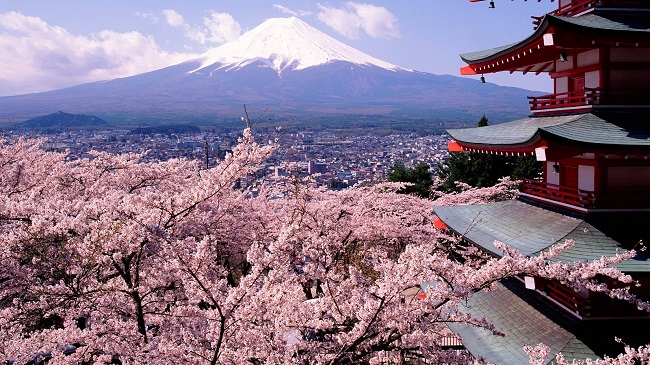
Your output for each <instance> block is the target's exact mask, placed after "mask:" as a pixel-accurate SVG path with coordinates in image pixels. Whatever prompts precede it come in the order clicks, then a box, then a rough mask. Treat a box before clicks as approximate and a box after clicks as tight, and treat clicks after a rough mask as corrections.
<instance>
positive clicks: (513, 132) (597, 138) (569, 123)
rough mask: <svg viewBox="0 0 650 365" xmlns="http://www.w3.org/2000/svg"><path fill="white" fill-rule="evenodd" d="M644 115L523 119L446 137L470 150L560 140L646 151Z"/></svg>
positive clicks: (648, 136)
mask: <svg viewBox="0 0 650 365" xmlns="http://www.w3.org/2000/svg"><path fill="white" fill-rule="evenodd" d="M648 115H649V114H648V112H622V111H621V112H615V111H609V112H593V113H584V114H575V115H562V116H542V117H527V118H523V119H518V120H514V121H512V122H507V123H501V124H495V125H490V126H486V127H475V128H465V129H450V130H448V131H447V132H448V133H449V135H450V136H451V137H452V138H453V139H454V140H456V141H457V142H459V143H460V144H461V145H463V146H464V147H466V148H468V149H471V148H476V149H479V150H481V149H490V148H497V149H504V148H505V149H508V148H512V149H517V148H528V149H533V148H534V147H537V146H540V145H543V143H542V141H548V140H560V141H563V142H569V141H570V144H577V145H580V144H582V145H585V144H587V145H597V146H603V147H619V148H634V149H638V148H641V149H648V148H650V120H649V117H648Z"/></svg>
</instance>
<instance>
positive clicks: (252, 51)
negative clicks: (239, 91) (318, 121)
mask: <svg viewBox="0 0 650 365" xmlns="http://www.w3.org/2000/svg"><path fill="white" fill-rule="evenodd" d="M197 61H200V62H201V65H200V66H199V67H198V68H197V69H195V70H193V71H192V72H196V71H198V70H201V69H204V68H207V67H209V66H212V65H215V66H216V68H217V69H223V68H226V69H237V68H241V67H244V66H246V65H248V64H251V63H253V62H256V61H262V62H264V63H266V64H267V65H268V66H269V67H272V68H273V69H274V70H275V71H276V72H277V73H278V74H280V73H282V71H283V70H285V69H287V68H290V69H294V70H300V69H305V68H308V67H311V66H317V65H322V64H325V63H328V62H331V61H347V62H350V63H354V64H357V65H374V66H378V67H381V68H385V69H388V70H393V71H394V70H405V69H403V68H401V67H399V66H396V65H393V64H390V63H388V62H384V61H382V60H379V59H377V58H374V57H371V56H369V55H367V54H365V53H363V52H361V51H359V50H357V49H355V48H352V47H350V46H348V45H346V44H344V43H342V42H339V41H338V40H336V39H334V38H332V37H330V36H329V35H327V34H325V33H323V32H321V31H319V30H318V29H316V28H314V27H312V26H310V25H309V24H307V23H305V22H304V21H302V20H300V19H298V18H296V17H291V18H272V19H268V20H266V21H265V22H263V23H262V24H260V25H259V26H257V27H255V28H253V29H252V30H250V31H248V32H246V33H245V34H243V35H242V36H241V37H239V38H238V39H236V40H234V41H232V42H229V43H226V44H223V45H222V46H220V47H217V48H215V49H212V50H210V51H208V52H206V53H204V54H203V55H202V56H201V57H200V58H198V59H197Z"/></svg>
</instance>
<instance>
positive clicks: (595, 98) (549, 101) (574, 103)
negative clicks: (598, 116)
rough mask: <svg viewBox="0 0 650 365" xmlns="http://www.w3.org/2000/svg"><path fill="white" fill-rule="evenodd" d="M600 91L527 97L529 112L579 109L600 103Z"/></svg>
mask: <svg viewBox="0 0 650 365" xmlns="http://www.w3.org/2000/svg"><path fill="white" fill-rule="evenodd" d="M600 95H601V90H600V89H584V90H575V91H568V92H563V93H557V94H548V95H542V96H529V97H528V99H529V101H528V103H529V104H530V110H531V111H533V112H535V111H545V110H550V109H567V108H573V109H575V108H579V107H585V106H589V105H593V104H599V103H600Z"/></svg>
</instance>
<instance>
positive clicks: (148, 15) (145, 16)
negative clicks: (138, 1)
mask: <svg viewBox="0 0 650 365" xmlns="http://www.w3.org/2000/svg"><path fill="white" fill-rule="evenodd" d="M135 15H137V16H139V17H141V18H143V19H147V20H149V21H151V22H152V23H154V24H157V23H158V21H159V20H160V19H158V17H157V16H156V14H154V13H153V12H151V11H148V12H146V13H141V12H139V11H136V12H135Z"/></svg>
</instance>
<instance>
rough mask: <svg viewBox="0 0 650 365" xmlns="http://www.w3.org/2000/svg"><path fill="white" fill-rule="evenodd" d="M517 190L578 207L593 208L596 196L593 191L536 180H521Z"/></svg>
mask: <svg viewBox="0 0 650 365" xmlns="http://www.w3.org/2000/svg"><path fill="white" fill-rule="evenodd" d="M519 191H520V192H522V193H524V194H530V195H533V196H537V197H540V198H545V199H549V200H553V201H556V202H559V203H564V204H569V205H574V206H576V207H580V208H595V205H596V197H595V194H594V192H593V191H586V190H580V189H575V188H569V187H566V186H562V185H557V184H551V183H545V182H541V181H536V180H523V181H522V182H521V183H520V184H519Z"/></svg>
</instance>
